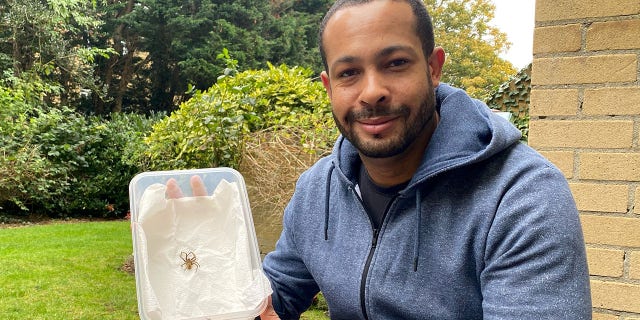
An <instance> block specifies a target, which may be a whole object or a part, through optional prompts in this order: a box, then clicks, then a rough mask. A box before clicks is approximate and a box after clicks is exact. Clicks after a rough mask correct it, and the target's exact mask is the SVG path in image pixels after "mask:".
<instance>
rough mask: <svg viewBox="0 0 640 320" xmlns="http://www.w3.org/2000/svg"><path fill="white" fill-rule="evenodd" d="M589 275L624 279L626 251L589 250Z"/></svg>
mask: <svg viewBox="0 0 640 320" xmlns="http://www.w3.org/2000/svg"><path fill="white" fill-rule="evenodd" d="M587 261H588V262H589V274H591V275H594V276H603V277H618V278H619V277H622V275H623V273H624V251H622V250H612V249H600V248H587Z"/></svg>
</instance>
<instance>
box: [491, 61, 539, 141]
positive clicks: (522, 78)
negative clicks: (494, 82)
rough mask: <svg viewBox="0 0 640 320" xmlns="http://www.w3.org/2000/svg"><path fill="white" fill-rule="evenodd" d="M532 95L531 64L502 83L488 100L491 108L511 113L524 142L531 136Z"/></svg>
mask: <svg viewBox="0 0 640 320" xmlns="http://www.w3.org/2000/svg"><path fill="white" fill-rule="evenodd" d="M530 95H531V64H529V66H527V67H526V68H524V69H522V70H520V71H519V72H518V74H516V75H515V76H514V77H512V78H511V79H510V80H509V82H506V83H504V84H502V85H501V86H500V87H499V88H498V90H496V92H494V93H493V94H492V95H491V97H490V98H489V99H488V101H487V105H489V107H490V108H493V109H498V110H501V111H506V112H510V113H511V115H512V120H511V121H512V122H513V124H514V125H515V126H516V127H517V128H518V129H519V130H520V132H522V139H521V140H522V141H524V142H526V141H527V140H528V138H529V97H530Z"/></svg>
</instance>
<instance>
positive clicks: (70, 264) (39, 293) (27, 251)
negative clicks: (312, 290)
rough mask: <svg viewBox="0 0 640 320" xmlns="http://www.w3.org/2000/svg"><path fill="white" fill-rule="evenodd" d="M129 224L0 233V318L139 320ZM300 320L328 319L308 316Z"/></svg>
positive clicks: (45, 227) (32, 228) (318, 314)
mask: <svg viewBox="0 0 640 320" xmlns="http://www.w3.org/2000/svg"><path fill="white" fill-rule="evenodd" d="M131 252H132V244H131V233H130V230H129V222H128V221H111V222H79V223H53V224H44V225H35V226H29V227H20V228H12V229H0V315H1V318H2V319H3V320H10V319H20V320H23V319H30V320H36V319H47V320H48V319H118V320H127V319H139V317H138V305H137V301H136V289H135V278H134V276H133V275H132V274H129V273H127V272H124V271H121V270H120V267H121V266H122V265H123V263H124V262H125V261H126V260H127V258H128V257H129V256H130V255H131ZM302 319H307V320H322V319H328V317H327V316H325V315H324V313H323V311H321V310H310V311H307V312H306V313H305V314H303V315H302Z"/></svg>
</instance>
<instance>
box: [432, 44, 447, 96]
mask: <svg viewBox="0 0 640 320" xmlns="http://www.w3.org/2000/svg"><path fill="white" fill-rule="evenodd" d="M445 60H446V54H445V52H444V49H442V47H435V48H434V49H433V52H432V53H431V56H430V57H429V69H430V71H431V82H432V83H433V86H437V85H439V84H440V77H442V66H443V65H444V62H445Z"/></svg>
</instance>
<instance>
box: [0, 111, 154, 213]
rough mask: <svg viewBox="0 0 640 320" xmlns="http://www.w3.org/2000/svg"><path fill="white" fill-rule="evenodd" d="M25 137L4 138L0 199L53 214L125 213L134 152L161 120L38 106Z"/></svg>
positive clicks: (134, 165) (135, 168)
mask: <svg viewBox="0 0 640 320" xmlns="http://www.w3.org/2000/svg"><path fill="white" fill-rule="evenodd" d="M34 111H35V113H36V116H34V117H32V118H31V119H30V120H29V121H28V122H27V123H26V124H22V123H19V122H16V123H14V127H22V128H23V129H24V130H23V132H22V134H21V135H13V136H9V137H8V138H7V137H5V139H4V140H5V142H8V143H7V144H4V145H3V147H2V151H3V152H4V153H5V155H6V156H5V157H3V158H2V161H3V163H2V169H0V172H1V173H2V175H0V176H2V178H0V203H5V206H6V203H7V202H8V203H10V204H12V205H13V206H15V207H17V208H18V209H20V210H21V211H22V212H26V211H38V212H40V211H42V212H44V213H46V214H47V215H50V216H95V215H99V216H103V217H116V216H124V214H125V213H126V212H127V210H128V208H129V206H128V183H129V181H130V180H131V178H132V177H133V176H134V175H135V174H136V173H138V172H139V171H140V170H141V168H139V166H138V164H137V163H136V162H135V160H136V159H135V157H134V154H135V153H136V151H135V150H140V149H142V148H144V146H143V145H142V144H143V137H144V136H145V135H146V134H147V133H148V131H150V129H151V126H152V123H153V122H155V121H156V119H157V118H158V117H157V116H156V117H151V118H148V117H145V116H142V115H128V114H113V115H112V117H111V119H104V118H101V117H97V116H92V117H86V116H83V115H81V114H79V113H77V112H75V111H73V110H71V109H69V108H65V107H63V108H60V109H51V110H49V111H43V110H38V109H36V110H34Z"/></svg>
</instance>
